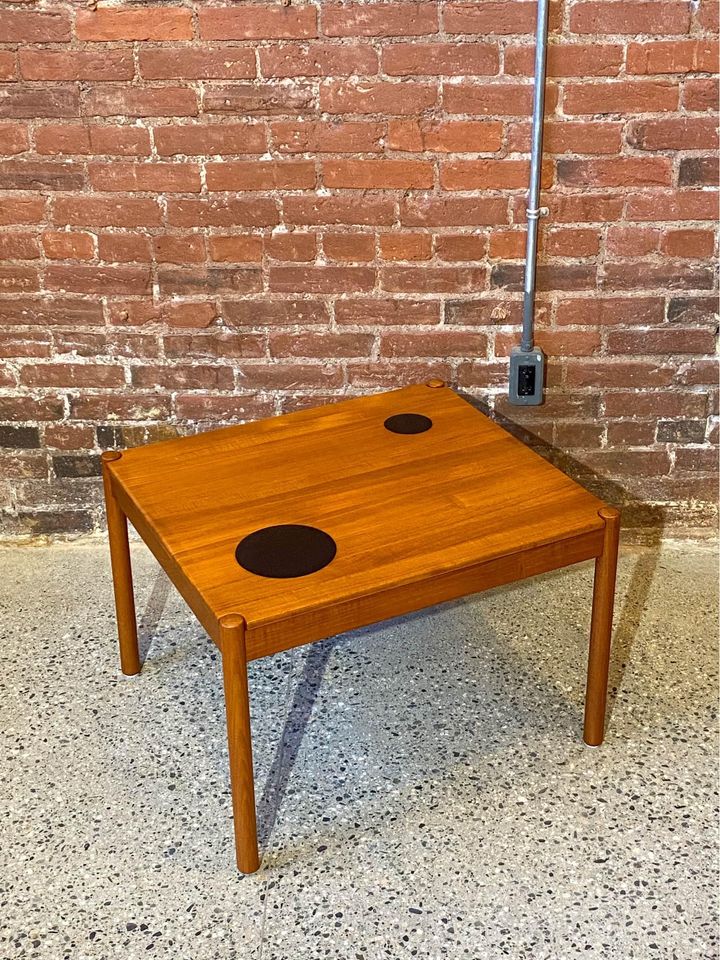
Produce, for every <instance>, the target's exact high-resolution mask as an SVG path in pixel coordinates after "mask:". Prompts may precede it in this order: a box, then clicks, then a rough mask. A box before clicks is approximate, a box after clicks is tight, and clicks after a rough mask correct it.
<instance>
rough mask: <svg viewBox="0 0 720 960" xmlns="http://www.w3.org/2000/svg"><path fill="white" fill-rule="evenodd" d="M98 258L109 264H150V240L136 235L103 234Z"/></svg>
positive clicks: (99, 238)
mask: <svg viewBox="0 0 720 960" xmlns="http://www.w3.org/2000/svg"><path fill="white" fill-rule="evenodd" d="M98 256H99V258H100V260H104V261H106V262H107V263H137V262H140V263H149V262H150V260H151V259H152V253H151V250H150V240H149V238H148V237H143V236H142V235H140V234H136V233H101V234H100V235H99V237H98Z"/></svg>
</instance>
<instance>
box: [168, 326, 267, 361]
mask: <svg viewBox="0 0 720 960" xmlns="http://www.w3.org/2000/svg"><path fill="white" fill-rule="evenodd" d="M163 346H164V348H165V356H166V357H180V358H184V357H218V358H222V357H237V358H245V357H264V356H265V335H264V334H256V333H226V332H223V331H218V332H216V333H215V332H214V333H194V334H175V335H171V336H166V337H163Z"/></svg>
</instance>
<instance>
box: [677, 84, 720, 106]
mask: <svg viewBox="0 0 720 960" xmlns="http://www.w3.org/2000/svg"><path fill="white" fill-rule="evenodd" d="M682 105H683V107H684V108H685V109H686V110H694V111H701V110H713V111H715V112H717V108H718V88H717V84H716V83H715V80H714V78H708V79H700V78H699V77H698V78H692V79H688V80H686V81H685V84H684V85H683V97H682Z"/></svg>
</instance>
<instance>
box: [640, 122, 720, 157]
mask: <svg viewBox="0 0 720 960" xmlns="http://www.w3.org/2000/svg"><path fill="white" fill-rule="evenodd" d="M627 140H628V143H629V144H630V146H631V147H635V148H636V149H637V150H703V149H707V150H715V149H717V146H718V133H717V121H716V120H715V118H714V117H682V116H677V117H666V118H658V119H651V120H633V121H632V122H631V123H630V125H629V127H628V133H627Z"/></svg>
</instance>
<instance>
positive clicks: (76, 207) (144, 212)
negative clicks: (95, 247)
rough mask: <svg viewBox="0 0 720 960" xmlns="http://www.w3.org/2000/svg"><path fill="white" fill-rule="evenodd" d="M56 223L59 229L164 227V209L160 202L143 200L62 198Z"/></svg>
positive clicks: (58, 200) (127, 198)
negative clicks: (162, 216) (162, 224)
mask: <svg viewBox="0 0 720 960" xmlns="http://www.w3.org/2000/svg"><path fill="white" fill-rule="evenodd" d="M53 220H54V222H55V224H56V225H57V226H66V225H72V226H79V227H85V226H96V225H97V226H102V227H105V226H112V227H143V226H145V227H156V226H160V223H161V222H162V221H161V214H160V207H159V206H158V203H157V201H156V200H150V199H147V200H145V199H142V198H139V197H117V196H109V197H101V196H87V197H85V196H75V197H58V198H57V199H56V200H55V204H54V213H53Z"/></svg>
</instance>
